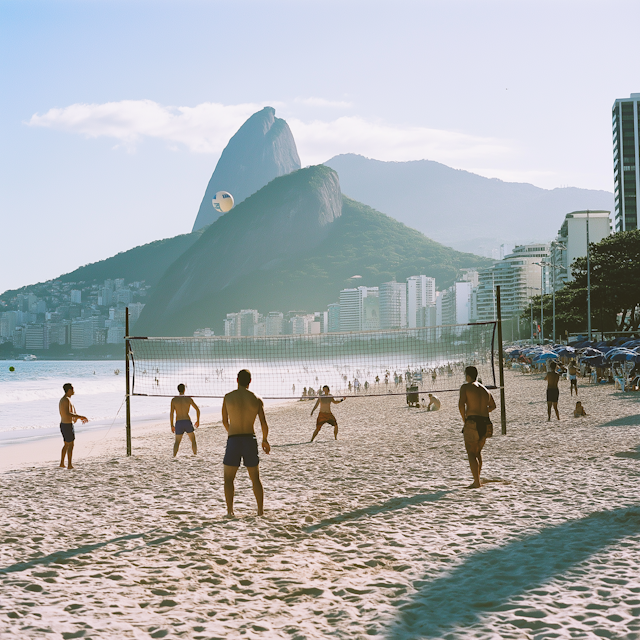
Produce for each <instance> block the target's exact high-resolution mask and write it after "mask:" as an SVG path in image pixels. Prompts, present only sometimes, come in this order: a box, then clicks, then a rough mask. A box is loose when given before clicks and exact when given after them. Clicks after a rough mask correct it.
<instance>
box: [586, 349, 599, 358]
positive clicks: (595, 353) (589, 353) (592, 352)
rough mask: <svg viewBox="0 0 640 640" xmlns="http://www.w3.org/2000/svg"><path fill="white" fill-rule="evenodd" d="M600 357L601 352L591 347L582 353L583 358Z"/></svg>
mask: <svg viewBox="0 0 640 640" xmlns="http://www.w3.org/2000/svg"><path fill="white" fill-rule="evenodd" d="M601 355H602V351H600V350H599V349H594V348H593V347H587V348H586V349H583V351H582V357H583V358H584V357H585V356H601Z"/></svg>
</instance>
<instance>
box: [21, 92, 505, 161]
mask: <svg viewBox="0 0 640 640" xmlns="http://www.w3.org/2000/svg"><path fill="white" fill-rule="evenodd" d="M300 100H302V99H300ZM304 100H316V101H324V99H322V98H304ZM325 102H328V101H325ZM272 104H274V103H272ZM263 106H264V105H262V104H257V103H255V104H254V103H246V104H238V105H223V104H219V103H214V102H206V103H202V104H199V105H196V106H195V107H173V106H163V105H160V104H158V103H157V102H153V101H152V100H122V101H120V102H107V103H104V104H72V105H70V106H68V107H64V108H56V109H50V110H49V111H47V112H46V113H44V114H43V115H39V114H35V115H33V116H32V117H31V119H30V120H29V121H28V122H27V123H26V124H28V125H29V126H33V127H45V128H49V129H56V130H59V131H67V132H69V133H76V134H80V135H83V136H86V137H87V138H99V137H108V138H114V139H116V140H118V141H119V142H120V143H121V144H122V145H124V146H125V147H126V148H127V149H129V150H133V149H135V147H136V145H138V144H140V143H141V142H142V141H143V140H144V139H145V138H155V139H159V140H164V141H166V142H167V143H168V144H167V146H168V148H170V149H176V148H180V146H181V145H182V146H184V147H186V148H187V149H188V150H189V151H191V152H194V153H212V154H213V153H216V154H219V153H220V152H221V151H222V149H223V148H224V147H225V146H226V144H227V142H228V141H229V138H230V137H231V136H232V135H233V134H234V133H235V132H236V131H237V130H238V128H239V127H240V126H241V125H242V123H243V122H244V121H245V120H246V119H247V118H248V117H249V116H250V115H251V114H253V113H255V112H256V111H259V110H260V109H262V108H263ZM280 106H282V105H280ZM287 121H288V123H289V125H290V127H291V129H292V131H293V135H294V137H295V140H296V144H297V145H298V150H299V152H300V156H301V158H302V159H303V162H304V163H305V164H318V163H321V162H324V161H326V160H327V159H329V158H331V157H332V156H335V155H338V154H341V153H358V154H361V155H364V156H367V157H371V158H377V159H379V160H395V161H405V160H422V159H425V158H427V159H430V160H437V161H439V162H444V163H447V164H452V165H453V166H457V167H461V168H462V167H465V168H466V167H467V166H469V167H470V166H481V165H485V164H488V166H492V164H493V162H495V161H496V160H504V159H505V158H506V157H507V156H508V155H510V154H511V153H512V149H511V148H510V147H509V146H508V145H507V144H506V143H505V142H504V141H501V140H497V139H494V138H488V137H479V136H472V135H468V134H465V133H460V132H455V131H445V130H441V129H429V128H426V127H412V126H400V125H393V124H388V123H385V122H383V121H374V120H370V119H366V118H362V117H359V116H344V117H340V118H337V119H334V120H313V121H308V122H306V121H304V120H302V119H300V118H296V117H292V118H287ZM492 161H493V162H492ZM498 164H499V163H498ZM493 166H495V164H493Z"/></svg>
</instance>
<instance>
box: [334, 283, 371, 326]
mask: <svg viewBox="0 0 640 640" xmlns="http://www.w3.org/2000/svg"><path fill="white" fill-rule="evenodd" d="M379 293H380V291H379V288H378V287H357V288H355V289H343V290H342V291H341V292H340V331H362V330H363V329H364V328H365V327H367V328H369V329H374V328H379V327H380V306H379V305H380V300H379ZM367 298H375V299H376V300H375V301H372V300H368V301H367V302H366V303H365V302H364V300H366V299H367ZM376 305H377V310H376ZM376 322H377V326H375V325H376Z"/></svg>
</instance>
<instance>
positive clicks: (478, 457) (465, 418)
mask: <svg viewBox="0 0 640 640" xmlns="http://www.w3.org/2000/svg"><path fill="white" fill-rule="evenodd" d="M464 375H465V378H466V382H465V383H464V384H463V385H462V386H461V387H460V400H459V402H458V409H459V410H460V415H461V416H462V422H463V423H464V426H463V428H462V433H463V434H464V446H465V448H466V450H467V455H468V456H469V467H470V468H471V475H473V483H472V484H470V485H469V486H468V487H467V488H468V489H478V488H479V487H480V486H481V482H480V472H481V471H482V447H484V443H485V441H486V438H487V427H488V425H490V424H491V419H490V418H489V412H490V411H493V410H494V409H495V408H496V403H495V401H494V399H493V396H492V395H491V394H490V393H489V392H488V391H487V390H486V389H485V388H484V387H483V386H482V385H481V384H480V383H479V382H478V381H477V380H478V370H477V369H476V368H475V367H473V366H471V367H467V368H466V369H465V370H464Z"/></svg>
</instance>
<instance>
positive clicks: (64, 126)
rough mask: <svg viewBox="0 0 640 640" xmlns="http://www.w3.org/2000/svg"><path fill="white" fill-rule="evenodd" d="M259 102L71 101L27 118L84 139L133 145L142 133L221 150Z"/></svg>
mask: <svg viewBox="0 0 640 640" xmlns="http://www.w3.org/2000/svg"><path fill="white" fill-rule="evenodd" d="M263 106H264V105H259V104H238V105H223V104H218V103H215V102H205V103H203V104H199V105H197V106H195V107H165V106H163V105H160V104H158V103H157V102H153V101H152V100H122V101H120V102H107V103H105V104H72V105H70V106H68V107H64V108H62V109H50V110H49V111H47V112H46V113H45V114H44V115H38V114H35V115H33V116H32V117H31V119H30V120H29V121H28V122H27V123H26V124H28V125H30V126H33V127H46V128H49V129H57V130H59V131H68V132H70V133H78V134H81V135H84V136H86V137H87V138H99V137H110V138H115V139H116V140H119V141H120V142H121V143H123V144H124V145H125V146H126V147H127V148H128V149H133V148H135V146H136V145H137V144H138V143H139V142H141V141H142V140H143V139H144V138H145V137H147V138H158V139H161V140H166V141H167V142H170V143H174V145H175V143H179V144H182V145H184V146H185V147H187V149H189V150H190V151H193V152H195V153H220V152H221V151H222V149H223V148H224V147H225V146H226V144H227V142H228V141H229V138H230V137H231V136H232V135H233V134H234V133H235V132H236V131H237V130H238V128H239V127H240V126H241V125H242V123H243V122H244V121H245V120H246V119H247V118H248V117H249V116H250V115H251V114H253V113H255V112H256V111H259V110H260V109H262V108H263Z"/></svg>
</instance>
